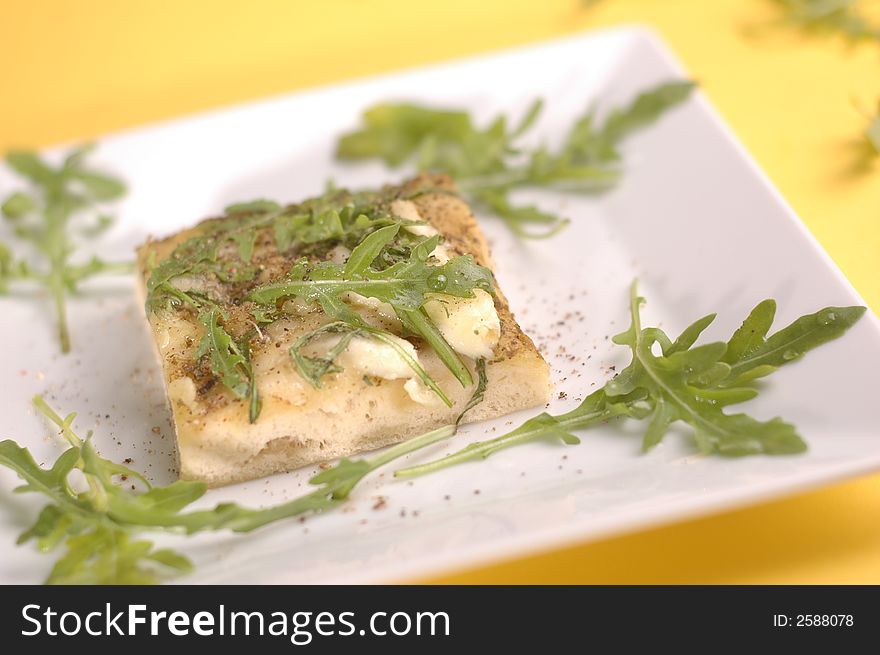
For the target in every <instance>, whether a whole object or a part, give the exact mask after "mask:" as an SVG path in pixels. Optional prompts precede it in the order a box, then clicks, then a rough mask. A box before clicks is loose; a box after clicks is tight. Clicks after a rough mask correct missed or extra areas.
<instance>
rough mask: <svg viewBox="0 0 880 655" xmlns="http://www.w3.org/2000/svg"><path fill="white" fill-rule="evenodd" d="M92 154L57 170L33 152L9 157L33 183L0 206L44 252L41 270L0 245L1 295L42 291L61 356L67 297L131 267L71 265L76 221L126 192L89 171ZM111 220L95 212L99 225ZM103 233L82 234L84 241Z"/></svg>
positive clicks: (78, 154)
mask: <svg viewBox="0 0 880 655" xmlns="http://www.w3.org/2000/svg"><path fill="white" fill-rule="evenodd" d="M92 149H93V147H92V146H90V145H89V146H83V147H80V148H77V149H75V150H73V151H71V152H70V153H69V154H68V156H67V157H66V158H65V160H64V163H63V164H62V165H61V166H59V167H52V166H50V165H49V164H47V163H46V162H44V161H43V160H42V159H41V158H40V157H39V155H37V154H36V153H34V152H29V151H13V152H10V153H8V154H7V155H6V164H7V165H8V166H9V167H10V168H11V169H12V170H13V171H15V172H16V173H18V174H19V175H20V176H22V177H23V178H25V179H26V180H27V181H29V182H30V183H31V188H30V189H28V190H27V191H15V192H13V193H12V194H10V195H9V196H8V197H7V198H6V200H5V201H4V202H3V203H2V205H0V211H2V213H3V215H4V216H5V217H6V218H7V219H9V220H10V221H13V222H14V223H15V233H16V234H17V235H18V236H19V237H20V238H22V239H25V240H27V241H30V242H31V243H33V245H34V246H35V247H36V250H37V251H38V252H39V253H40V255H41V258H42V261H41V265H42V266H41V267H31V266H28V265H27V263H26V262H24V261H15V260H13V259H12V257H11V254H10V252H9V249H8V248H7V247H5V246H3V245H2V244H0V293H3V292H6V291H8V290H9V286H10V283H14V282H16V281H18V280H31V281H34V282H37V283H38V284H41V285H42V286H44V287H45V288H46V289H47V290H48V291H49V295H50V297H51V299H52V302H53V304H54V306H55V312H56V314H57V321H58V339H59V342H60V344H61V351H62V352H64V353H66V352H69V351H70V330H69V328H68V325H67V310H66V301H65V298H66V294H67V293H73V292H75V291H76V290H77V288H78V286H79V284H80V283H81V282H82V281H84V280H85V279H87V278H90V277H92V276H94V275H97V274H101V273H121V272H128V271H130V270H131V266H130V264H127V263H126V264H109V263H106V262H103V261H101V260H99V259H97V258H92V260H91V261H89V262H88V263H87V264H79V265H77V264H71V263H70V257H71V254H72V253H73V252H74V250H75V245H74V242H73V239H72V238H71V235H70V227H71V224H72V220H73V219H74V218H79V217H81V216H83V215H88V214H92V215H95V214H96V213H97V212H98V205H100V204H102V203H105V202H109V201H113V200H117V199H119V198H120V197H121V196H122V195H123V194H124V193H125V185H124V184H123V183H122V182H121V181H120V180H118V179H116V178H115V177H111V176H109V175H105V174H104V173H101V172H98V171H95V170H92V169H90V168H86V167H85V157H86V155H87V154H88V153H89V152H90V151H91V150H92ZM110 222H111V219H110V217H109V216H107V215H106V214H104V213H97V222H96V225H97V226H98V227H99V228H101V229H106V227H107V225H109V223H110ZM98 232H100V229H99V230H98V231H95V230H94V229H92V230H88V229H86V230H83V234H84V235H85V236H94V235H95V234H97V233H98Z"/></svg>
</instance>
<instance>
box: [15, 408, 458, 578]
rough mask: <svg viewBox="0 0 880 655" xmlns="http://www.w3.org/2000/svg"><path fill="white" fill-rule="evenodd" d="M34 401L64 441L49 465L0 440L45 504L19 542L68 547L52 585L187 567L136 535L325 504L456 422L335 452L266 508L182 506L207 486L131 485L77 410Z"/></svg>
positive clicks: (257, 520) (228, 523) (185, 530)
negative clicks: (369, 452) (296, 490)
mask: <svg viewBox="0 0 880 655" xmlns="http://www.w3.org/2000/svg"><path fill="white" fill-rule="evenodd" d="M34 403H35V405H36V407H37V409H38V410H39V411H40V412H41V413H43V414H44V415H45V416H46V418H48V419H49V420H50V421H52V422H53V423H55V424H56V425H57V426H58V427H59V428H61V432H60V433H61V435H62V436H63V437H64V439H65V440H66V441H67V442H68V444H69V446H70V447H69V448H68V449H67V450H65V451H64V452H63V453H62V455H61V456H60V457H59V458H58V460H57V461H56V462H55V464H54V465H53V466H52V468H50V469H44V468H42V467H40V466H39V465H38V464H37V463H36V461H35V460H34V458H33V456H32V455H31V453H30V452H29V451H28V450H27V449H26V448H23V447H22V446H19V445H18V444H16V443H15V442H14V441H11V440H5V441H0V465H3V466H6V467H8V468H10V469H11V470H13V471H14V472H15V473H17V474H18V476H19V477H21V478H22V479H23V480H24V481H25V484H24V485H22V486H20V487H18V488H17V489H16V492H18V493H25V492H31V493H39V494H42V495H43V496H45V497H47V499H48V500H49V504H48V505H46V506H45V507H44V508H43V510H42V511H41V512H40V513H39V515H38V516H37V519H36V521H35V523H34V524H33V525H32V526H31V527H30V528H28V529H27V530H25V531H24V532H23V533H22V534H21V536H20V537H19V539H18V543H19V544H21V543H25V542H27V541H30V540H34V541H36V543H37V547H38V548H39V549H40V550H41V551H42V552H49V551H53V550H55V549H56V548H58V547H59V546H61V545H62V544H63V545H64V548H65V551H64V553H63V554H62V556H61V557H60V558H59V559H58V561H57V562H56V563H55V566H54V567H53V569H52V571H51V573H50V574H49V576H48V578H47V580H46V582H47V583H48V584H153V583H155V582H158V581H160V580H161V579H163V578H165V577H167V576H169V575H178V574H181V573H186V572H189V571H191V570H192V564H191V562H190V561H189V559H187V558H186V557H185V556H184V555H182V554H180V553H178V552H176V551H174V550H170V549H167V548H158V549H157V548H155V547H154V545H153V543H152V542H151V541H148V540H146V539H141V538H139V537H138V535H139V533H141V532H144V531H155V530H160V531H163V532H167V531H172V532H177V533H180V534H193V533H196V532H201V531H205V530H221V529H228V530H232V531H234V532H250V531H252V530H256V529H257V528H260V527H262V526H265V525H267V524H269V523H273V522H276V521H280V520H284V519H287V518H291V517H294V516H299V515H301V514H304V513H306V512H321V511H327V510H330V509H333V508H335V507H336V506H338V505H339V504H341V503H342V502H344V501H345V499H346V498H348V496H349V495H350V494H351V492H352V490H353V489H354V487H355V486H356V485H357V484H358V482H360V481H361V480H362V479H363V478H364V477H365V476H366V475H368V474H370V473H371V472H373V471H375V470H376V469H378V468H380V467H382V466H384V465H386V464H388V463H389V462H391V461H393V460H395V459H397V458H399V457H402V456H404V455H406V454H408V453H411V452H414V451H415V450H418V449H421V448H425V447H427V446H430V445H431V444H434V443H436V442H438V441H440V440H443V439H447V438H449V437H450V436H452V434H453V433H454V432H455V426H452V425H450V426H445V427H442V428H439V429H437V430H433V431H432V432H429V433H427V434H424V435H421V436H419V437H416V438H414V439H411V440H409V441H405V442H403V443H400V444H397V445H396V446H392V447H391V448H388V449H386V450H385V451H384V452H382V453H381V454H379V455H376V456H374V457H372V458H369V459H358V460H349V459H343V460H341V461H340V462H339V463H338V464H337V465H336V466H335V467H332V468H330V469H327V470H325V471H322V472H321V473H319V474H318V475H316V476H314V477H313V478H312V479H311V480H310V482H311V483H312V484H314V485H316V486H317V488H316V489H315V490H314V491H312V492H311V493H308V494H306V495H304V496H300V497H299V498H296V499H293V500H291V501H288V502H285V503H281V504H279V505H275V506H272V507H268V508H265V509H250V508H246V507H241V506H239V505H237V504H234V503H220V504H218V505H216V506H215V507H214V508H213V509H204V510H193V511H185V510H186V509H187V508H188V507H189V506H190V505H191V504H192V503H193V502H195V501H196V500H198V499H199V498H201V497H202V496H203V495H204V494H205V492H206V491H207V487H206V485H205V484H204V483H202V482H188V481H183V480H180V481H177V482H174V483H172V484H170V485H168V486H166V487H151V486H150V485H149V484H148V483H147V482H146V481H143V482H144V489H145V490H144V491H141V492H136V491H133V490H132V489H131V486H130V484H129V483H125V484H122V483H121V481H117V479H119V478H120V476H126V477H128V476H131V475H133V476H134V477H135V478H136V479H141V480H143V478H141V476H140V475H139V474H136V473H135V472H133V471H131V470H130V469H128V468H127V467H125V466H123V465H121V464H117V463H115V462H111V461H109V460H106V459H104V458H102V457H100V456H99V455H98V454H97V453H96V452H95V450H94V448H93V447H92V445H91V442H90V441H89V440H88V439H85V440H83V439H81V438H80V437H78V436H77V435H76V434H75V432H74V431H73V428H72V423H73V420H74V418H75V414H70V415H68V416H67V417H65V418H61V417H60V416H59V415H58V414H56V413H55V412H54V410H52V409H51V408H50V407H49V406H48V405H47V404H46V403H45V401H43V400H42V399H41V398H39V397H36V398H35V399H34ZM74 471H78V473H79V474H80V475H81V476H82V477H83V478H84V479H85V480H86V483H87V485H88V489H87V491H83V492H77V491H76V490H74V488H73V485H72V484H71V482H70V476H71V474H72V473H73V472H74Z"/></svg>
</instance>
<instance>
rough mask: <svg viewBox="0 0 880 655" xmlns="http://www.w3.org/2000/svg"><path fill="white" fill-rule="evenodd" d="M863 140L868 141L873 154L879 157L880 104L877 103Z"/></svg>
mask: <svg viewBox="0 0 880 655" xmlns="http://www.w3.org/2000/svg"><path fill="white" fill-rule="evenodd" d="M865 138H866V139H867V140H868V145H869V146H870V148H871V149H872V150H873V154H874V155H875V156H876V155H880V103H878V110H877V113H875V114H874V116H873V117H872V118H871V122H870V123H869V124H868V127H867V129H866V130H865Z"/></svg>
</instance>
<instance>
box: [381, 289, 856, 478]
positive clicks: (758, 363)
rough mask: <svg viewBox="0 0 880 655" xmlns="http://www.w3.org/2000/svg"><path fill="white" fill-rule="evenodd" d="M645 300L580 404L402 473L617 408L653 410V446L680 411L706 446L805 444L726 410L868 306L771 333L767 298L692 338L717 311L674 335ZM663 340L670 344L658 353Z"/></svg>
mask: <svg viewBox="0 0 880 655" xmlns="http://www.w3.org/2000/svg"><path fill="white" fill-rule="evenodd" d="M642 302H644V300H643V299H642V298H640V297H639V296H638V294H637V291H636V284H635V282H633V285H632V290H631V297H630V315H631V324H630V327H629V329H628V330H626V331H625V332H622V333H621V334H618V335H616V336H615V337H614V342H615V343H617V344H620V345H625V346H628V347H629V349H630V350H631V352H632V361H631V362H630V364H629V366H627V367H626V368H625V369H624V370H622V371H621V372H620V373H619V374H618V375H617V376H616V377H615V378H613V379H611V380H609V381H608V382H607V383H606V384H605V386H604V387H603V388H602V389H599V390H597V391H595V392H593V393H592V394H590V395H589V396H587V397H586V398H585V399H584V400H583V401H582V402H581V404H580V405H579V406H578V407H577V408H575V409H573V410H572V411H570V412H567V413H565V414H561V415H559V416H551V415H549V414H546V413H544V414H541V415H539V416H537V417H535V418H532V419H529V420H528V421H526V422H525V423H524V424H523V425H521V426H520V427H518V428H516V429H515V430H513V431H511V432H508V433H507V434H504V435H501V436H500V437H496V438H494V439H489V440H485V441H479V442H475V443H472V444H470V445H469V446H467V447H466V448H463V449H462V450H460V451H458V452H456V453H453V454H451V455H448V456H446V457H443V458H441V459H438V460H435V461H432V462H427V463H425V464H420V465H417V466H411V467H408V468H404V469H401V470H398V471H396V472H395V476H398V477H414V476H418V475H424V474H426V473H431V472H433V471H437V470H439V469H442V468H446V467H448V466H453V465H455V464H459V463H461V462H466V461H470V460H475V459H483V458H485V457H488V456H489V455H491V454H493V453H495V452H498V451H499V450H502V449H504V448H510V447H512V446H516V445H519V444H523V443H529V442H532V441H536V440H545V439H554V440H561V441H563V442H564V443H568V444H574V443H578V441H579V440H578V438H577V437H576V436H575V435H574V434H572V431H573V430H578V429H583V428H586V427H590V426H592V425H596V424H598V423H605V422H607V421H609V420H611V419H614V418H618V417H627V418H633V419H638V420H647V425H646V427H645V432H644V436H643V440H642V448H643V450H645V451H647V450H650V449H651V448H653V447H654V446H656V445H657V444H658V443H660V441H662V439H663V437H664V436H665V435H666V433H667V432H668V430H669V428H670V426H671V425H672V424H673V423H675V422H676V421H682V422H684V423H687V424H689V425H690V426H691V427H692V428H693V430H694V435H695V439H696V444H697V447H698V448H699V449H700V451H701V452H703V453H706V454H715V455H722V456H728V457H732V456H742V455H755V454H767V455H781V454H794V453H799V452H803V451H804V450H805V449H806V444H805V443H804V441H803V440H802V439H801V437H800V436H799V435H798V433H797V431H796V430H795V428H794V426H792V425H791V424H789V423H786V422H784V421H783V420H782V419H780V418H774V419H771V420H769V421H759V420H757V419H755V418H752V417H751V416H748V415H747V414H727V413H725V412H724V408H725V407H727V406H729V405H734V404H738V403H741V402H744V401H746V400H749V399H751V398H754V397H755V396H756V395H757V394H758V390H757V389H756V388H755V387H753V386H749V385H750V383H751V382H753V381H754V380H755V379H757V378H759V377H763V376H766V375H769V374H770V373H772V372H773V371H775V370H776V369H777V368H779V367H780V366H784V365H786V364H790V363H791V362H793V361H796V360H797V359H799V358H800V357H802V356H803V355H804V354H805V353H807V352H809V351H810V350H812V349H814V348H817V347H818V346H821V345H822V344H824V343H827V342H829V341H831V340H833V339H836V338H838V337H840V336H841V335H843V334H844V333H845V332H846V331H847V330H848V329H849V328H850V327H852V326H853V325H854V324H855V323H856V322H857V321H858V320H859V318H861V317H862V315H863V314H864V313H865V308H864V307H826V308H824V309H820V310H819V311H818V312H815V313H813V314H807V315H805V316H802V317H800V318H799V319H797V320H796V321H794V322H793V323H791V324H790V325H788V326H787V327H785V328H783V329H781V330H779V331H778V332H775V333H773V334H771V335H770V336H769V337H768V336H767V334H768V332H769V330H770V327H771V325H772V324H773V318H774V316H775V314H776V303H775V302H774V301H773V300H765V301H763V302H761V303H759V304H758V305H757V306H756V307H755V309H753V310H752V312H751V313H750V314H749V316H748V317H747V318H746V320H745V321H744V322H743V324H742V325H741V326H740V327H739V329H737V330H736V332H734V334H733V336H732V337H731V338H730V340H729V341H727V342H726V343H725V342H716V343H709V344H705V345H701V346H694V344H695V343H696V341H697V339H698V338H699V336H700V334H702V332H703V331H704V330H705V329H706V328H707V327H708V326H709V325H710V324H711V323H712V321H713V320H714V319H715V315H714V314H710V315H708V316H704V317H703V318H701V319H699V320H697V321H696V322H694V323H693V324H692V325H690V326H689V327H688V328H686V329H685V330H684V331H683V332H682V333H681V335H680V336H679V337H678V338H677V339H675V341H673V340H671V339H670V338H669V337H668V336H667V335H666V334H665V333H664V332H663V331H662V330H660V329H659V328H654V327H647V328H643V327H642V325H641V317H640V313H639V307H640V305H641V304H642ZM655 345H659V346H660V351H661V353H662V354H660V355H658V354H655V352H654V346H655Z"/></svg>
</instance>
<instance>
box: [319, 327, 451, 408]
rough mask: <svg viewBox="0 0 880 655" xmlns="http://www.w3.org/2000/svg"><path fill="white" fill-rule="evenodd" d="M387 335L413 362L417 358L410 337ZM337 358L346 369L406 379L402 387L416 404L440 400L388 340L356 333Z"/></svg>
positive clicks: (383, 376) (433, 402)
mask: <svg viewBox="0 0 880 655" xmlns="http://www.w3.org/2000/svg"><path fill="white" fill-rule="evenodd" d="M388 338H389V339H393V340H394V342H395V344H396V345H397V346H398V347H399V348H400V349H401V350H403V352H404V353H406V355H407V356H408V357H410V358H411V359H413V360H415V361H416V362H418V361H419V354H418V352H416V349H415V347H414V346H413V345H412V344H411V343H410V342H409V341H407V340H406V339H401V338H400V337H394V336H391V335H389V336H388ZM337 341H338V340H337ZM336 362H337V363H338V364H339V365H340V366H342V367H343V368H344V369H345V370H351V371H355V372H356V373H357V374H358V375H369V376H375V377H378V378H383V379H385V380H401V379H405V380H406V383H405V384H404V385H403V388H404V389H405V390H406V392H407V393H408V394H409V397H410V398H412V399H413V400H414V401H416V402H417V403H419V404H422V405H429V406H432V405H436V404H438V403H440V402H442V401H441V400H440V398H438V397H437V394H435V393H434V392H433V391H431V390H430V389H429V388H428V387H427V386H425V384H424V383H423V382H422V381H421V380H420V379H419V378H418V377H417V376H416V373H415V371H413V370H412V368H411V367H410V365H409V364H408V363H407V362H406V360H405V359H404V358H403V356H402V355H401V353H400V352H398V350H397V349H395V348H394V347H393V346H392V345H390V344H388V343H383V342H382V341H377V340H376V339H370V338H368V337H355V338H354V339H352V340H351V343H349V344H348V348H346V349H345V351H344V352H342V353H341V354H340V355H339V357H337V358H336Z"/></svg>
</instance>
